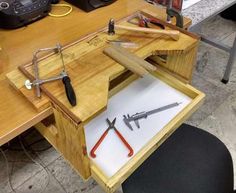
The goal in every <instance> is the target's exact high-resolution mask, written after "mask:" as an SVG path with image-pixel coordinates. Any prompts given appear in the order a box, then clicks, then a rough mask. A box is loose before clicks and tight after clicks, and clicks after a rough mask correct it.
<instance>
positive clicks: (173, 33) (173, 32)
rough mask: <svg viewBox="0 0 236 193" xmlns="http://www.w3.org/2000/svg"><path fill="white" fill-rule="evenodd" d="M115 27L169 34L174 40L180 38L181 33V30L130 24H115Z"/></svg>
mask: <svg viewBox="0 0 236 193" xmlns="http://www.w3.org/2000/svg"><path fill="white" fill-rule="evenodd" d="M115 28H116V29H124V30H128V31H135V32H144V33H153V34H159V35H167V36H169V37H171V38H172V39H174V40H178V39H179V35H180V32H179V31H177V30H163V29H150V28H144V27H130V26H124V25H115Z"/></svg>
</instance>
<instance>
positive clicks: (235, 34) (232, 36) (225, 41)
mask: <svg viewBox="0 0 236 193" xmlns="http://www.w3.org/2000/svg"><path fill="white" fill-rule="evenodd" d="M235 37H236V32H233V33H231V34H230V35H229V36H227V37H226V38H224V39H223V40H221V42H222V43H223V44H225V45H228V46H230V47H231V46H233V42H234V40H235Z"/></svg>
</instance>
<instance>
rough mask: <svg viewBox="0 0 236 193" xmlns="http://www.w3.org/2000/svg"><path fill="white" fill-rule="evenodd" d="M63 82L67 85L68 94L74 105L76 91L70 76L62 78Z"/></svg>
mask: <svg viewBox="0 0 236 193" xmlns="http://www.w3.org/2000/svg"><path fill="white" fill-rule="evenodd" d="M62 82H63V84H64V85H65V90H66V96H67V98H68V100H69V102H70V104H71V105H72V106H75V105H76V96H75V91H74V89H73V87H72V85H71V82H70V78H69V77H68V76H64V77H63V78H62Z"/></svg>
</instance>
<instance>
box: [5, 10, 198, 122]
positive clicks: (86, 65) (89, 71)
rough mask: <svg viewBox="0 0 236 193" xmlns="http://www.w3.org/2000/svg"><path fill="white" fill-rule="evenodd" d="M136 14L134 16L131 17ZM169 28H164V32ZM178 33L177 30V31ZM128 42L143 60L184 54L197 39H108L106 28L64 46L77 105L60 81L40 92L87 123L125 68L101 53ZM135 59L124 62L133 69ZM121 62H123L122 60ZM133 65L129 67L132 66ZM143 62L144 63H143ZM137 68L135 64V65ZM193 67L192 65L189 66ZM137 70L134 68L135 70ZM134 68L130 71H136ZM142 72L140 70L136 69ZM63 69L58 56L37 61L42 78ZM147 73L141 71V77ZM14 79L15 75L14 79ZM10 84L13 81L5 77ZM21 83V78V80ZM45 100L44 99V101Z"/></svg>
mask: <svg viewBox="0 0 236 193" xmlns="http://www.w3.org/2000/svg"><path fill="white" fill-rule="evenodd" d="M132 15H136V13H134V14H132ZM118 23H121V24H122V25H126V26H128V25H129V26H131V24H129V23H128V22H127V19H126V18H124V19H122V20H121V21H120V22H118ZM171 27H172V26H170V28H169V27H166V29H167V30H169V29H171ZM176 31H177V30H176ZM111 38H112V39H113V40H129V41H131V42H135V43H136V44H137V45H138V47H137V48H132V49H129V51H130V52H133V53H135V54H136V55H138V56H139V57H141V58H143V59H145V58H146V57H148V56H151V55H155V53H156V52H157V51H158V50H159V49H161V50H164V49H165V52H166V53H167V54H168V53H169V52H170V53H171V54H178V53H184V52H186V50H188V49H189V48H192V47H194V46H196V45H197V43H198V39H197V38H194V37H192V36H189V35H186V34H185V32H184V31H182V32H179V40H178V41H175V40H173V39H172V38H170V37H168V36H166V35H160V34H150V33H136V32H133V31H130V30H128V31H127V30H124V29H121V30H119V29H117V30H116V34H115V35H113V36H110V35H108V34H107V28H104V29H103V30H101V31H98V32H97V33H94V34H90V35H88V36H87V37H85V38H82V39H81V40H79V41H78V42H76V43H73V44H71V45H68V46H66V47H64V50H63V55H64V61H65V65H66V71H67V73H68V74H69V76H70V79H71V81H72V85H73V87H74V90H75V93H76V96H77V101H78V103H77V105H76V106H75V107H72V106H71V105H70V104H69V102H68V100H67V98H66V95H65V90H64V85H63V84H62V81H55V82H51V83H47V84H44V85H43V86H41V89H42V90H43V91H44V93H45V94H46V95H47V96H48V97H49V98H50V100H51V101H53V102H54V103H55V104H56V105H58V106H60V107H61V109H62V110H64V112H65V113H66V114H67V115H69V116H70V117H71V118H72V119H73V120H74V121H75V122H77V123H79V122H80V121H86V120H88V119H90V118H91V117H93V116H95V115H96V114H97V113H98V112H100V111H102V110H103V109H105V108H106V105H107V100H108V88H109V80H112V77H115V76H116V75H117V74H121V73H123V72H124V71H125V70H126V69H125V68H124V67H123V66H120V65H119V61H118V63H117V62H116V61H117V60H116V61H114V60H113V59H112V58H110V57H108V56H106V55H105V54H104V53H103V50H104V49H106V47H107V46H108V43H107V42H108V40H110V39H111ZM119 52H120V56H119V60H121V59H122V57H123V55H124V53H123V52H122V51H119ZM135 62H136V60H133V59H132V60H130V63H127V65H129V66H135ZM123 63H124V61H123ZM131 63H132V65H131ZM143 63H144V61H143ZM136 66H137V65H136ZM190 66H192V64H190ZM135 68H136V67H135ZM135 68H133V69H135ZM139 68H140V69H142V67H141V66H140V67H139ZM20 69H21V71H22V72H23V73H24V74H25V75H27V76H28V77H29V78H30V79H32V76H34V72H33V68H32V65H23V66H21V68H20ZM61 70H62V62H61V58H60V57H59V55H57V54H53V55H51V56H48V57H47V58H45V59H43V60H42V61H41V62H39V73H40V76H41V77H42V78H49V77H53V76H56V75H59V74H60V72H61ZM146 72H147V71H146V70H145V69H144V68H143V73H141V70H140V73H141V74H142V75H144V74H145V73H146ZM15 77H16V76H15ZM8 78H9V80H10V81H11V83H13V84H14V82H13V81H12V80H11V79H10V77H8ZM14 81H16V84H15V85H16V86H15V87H18V88H19V90H20V91H22V93H23V94H24V95H25V96H26V98H29V100H30V101H31V102H33V104H34V103H36V105H34V106H35V107H36V108H40V109H43V107H42V106H39V104H42V105H43V106H45V104H46V102H45V101H43V99H42V102H39V101H38V99H36V101H35V102H34V101H32V99H33V98H32V93H34V91H31V92H32V93H30V94H29V96H28V95H27V94H28V93H27V92H25V88H24V87H25V86H24V84H21V85H20V84H19V82H18V80H16V79H15V78H14ZM20 81H22V79H21V78H20ZM46 100H47V99H46Z"/></svg>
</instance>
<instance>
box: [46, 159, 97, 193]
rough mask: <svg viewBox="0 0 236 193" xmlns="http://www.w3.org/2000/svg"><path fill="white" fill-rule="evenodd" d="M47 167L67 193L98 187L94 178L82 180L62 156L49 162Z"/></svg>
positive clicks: (87, 190)
mask: <svg viewBox="0 0 236 193" xmlns="http://www.w3.org/2000/svg"><path fill="white" fill-rule="evenodd" d="M48 168H49V170H50V171H51V173H52V175H53V176H54V177H55V178H56V179H57V180H58V182H59V183H60V184H61V185H62V186H63V187H64V189H65V190H66V192H67V193H81V192H90V191H91V192H92V191H93V190H94V188H96V189H97V188H98V187H96V186H97V183H96V182H95V181H94V180H88V181H87V182H84V181H83V179H82V178H81V177H80V176H79V175H78V174H77V173H76V172H75V171H74V170H73V169H72V168H71V167H70V166H69V164H68V163H67V162H66V161H65V160H64V159H63V158H62V157H60V158H58V159H57V160H56V161H54V162H53V163H51V164H50V165H49V166H48ZM98 189H99V188H98ZM98 193H100V192H98Z"/></svg>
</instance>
